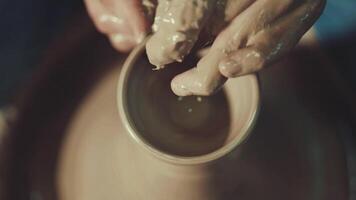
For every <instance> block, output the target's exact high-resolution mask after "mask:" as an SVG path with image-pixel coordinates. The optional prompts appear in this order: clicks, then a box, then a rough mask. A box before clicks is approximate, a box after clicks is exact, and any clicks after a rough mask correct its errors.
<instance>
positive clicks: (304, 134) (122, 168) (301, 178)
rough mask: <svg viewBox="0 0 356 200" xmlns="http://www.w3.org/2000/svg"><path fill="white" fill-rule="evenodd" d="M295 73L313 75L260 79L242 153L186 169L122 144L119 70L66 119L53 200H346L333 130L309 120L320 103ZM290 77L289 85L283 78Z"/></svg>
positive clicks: (278, 73) (283, 72) (279, 71)
mask: <svg viewBox="0 0 356 200" xmlns="http://www.w3.org/2000/svg"><path fill="white" fill-rule="evenodd" d="M300 63H303V62H300ZM285 64H287V63H285ZM306 64H307V62H306ZM117 65H118V66H120V65H121V64H117ZM285 66H289V67H285ZM294 66H295V65H294ZM301 69H304V70H308V69H311V68H310V67H303V65H301V66H295V68H294V67H293V65H284V66H280V67H279V66H277V67H276V68H274V69H273V70H272V71H269V72H267V73H265V74H264V76H263V77H262V78H261V79H262V84H263V89H264V90H262V92H263V93H262V95H263V96H262V99H263V107H262V111H261V114H260V117H259V120H258V123H257V126H256V128H255V130H254V132H253V134H252V135H251V137H250V138H249V140H248V142H247V143H246V144H245V145H244V146H243V147H242V148H241V151H240V152H239V153H236V154H233V155H231V156H232V157H230V156H229V157H228V158H238V159H233V160H234V161H233V162H232V161H229V160H230V159H226V160H224V162H222V163H221V165H216V166H215V167H214V168H210V169H207V168H204V167H202V168H199V169H192V168H190V167H179V166H177V165H170V164H167V163H166V162H157V159H155V158H153V157H152V156H149V155H148V154H147V152H146V151H145V150H144V149H142V148H141V147H138V146H137V145H136V143H135V142H133V141H132V140H131V139H130V138H128V137H127V135H126V134H125V131H126V130H125V128H124V126H123V124H122V123H121V120H120V118H119V115H118V113H117V106H116V91H117V75H118V73H119V67H117V68H116V69H115V70H112V71H110V72H109V73H107V74H106V75H105V76H103V78H102V80H101V81H99V82H98V83H97V85H96V87H95V88H93V89H92V90H91V92H90V94H89V95H88V96H87V97H86V98H85V99H84V100H83V102H82V104H81V106H80V107H78V108H77V112H76V114H75V115H73V116H72V120H71V123H70V126H69V128H68V130H67V131H66V135H67V136H68V137H66V139H65V141H64V143H63V146H62V151H61V154H60V155H61V156H60V160H59V165H58V167H57V169H58V172H57V185H58V193H57V194H58V195H59V199H61V200H97V199H123V200H126V199H130V200H140V199H147V200H166V199H177V200H178V199H179V200H197V199H204V200H228V199H246V200H253V199H262V198H263V199H266V200H276V199H278V200H279V199H291V200H301V199H313V200H314V199H315V200H316V199H324V200H334V199H340V200H341V199H342V200H344V199H347V189H346V188H347V182H346V180H347V178H346V166H345V163H344V160H343V159H344V156H343V153H342V152H343V151H342V150H341V149H342V146H341V144H340V143H339V140H338V138H337V137H336V134H335V131H337V130H338V129H337V128H336V127H335V126H333V125H332V124H333V123H332V122H329V121H328V120H331V118H327V119H324V120H323V121H320V120H318V118H313V117H312V116H313V114H312V113H314V112H315V108H320V107H319V106H320V101H316V100H315V99H317V98H316V96H315V95H313V96H310V95H308V94H311V93H308V92H307V93H306V91H305V90H303V91H302V90H299V89H298V87H297V86H298V85H299V84H296V83H300V82H299V81H302V82H303V83H305V84H306V85H309V84H307V83H314V84H316V83H315V79H309V78H306V76H305V74H304V73H298V70H301ZM291 72H293V74H294V76H293V77H294V79H290V78H288V77H290V75H291V74H292V73H291ZM319 81H320V82H322V80H319ZM312 85H313V84H312ZM291 91H294V92H291ZM307 91H311V90H307ZM296 94H298V96H299V99H300V98H302V97H303V98H302V99H303V100H304V101H303V104H301V103H300V102H298V101H296V99H297V98H296V96H295V95H296ZM313 94H315V92H314V93H313ZM326 99H329V98H326ZM312 105H313V106H312ZM291 113H293V115H291ZM326 116H337V115H326ZM205 174H211V176H208V177H205V178H204V175H205ZM187 181H188V183H189V184H187ZM227 186H230V187H227Z"/></svg>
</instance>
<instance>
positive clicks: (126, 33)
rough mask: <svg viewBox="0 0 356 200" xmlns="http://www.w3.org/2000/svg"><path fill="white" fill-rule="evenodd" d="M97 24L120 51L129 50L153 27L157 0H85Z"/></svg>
mask: <svg viewBox="0 0 356 200" xmlns="http://www.w3.org/2000/svg"><path fill="white" fill-rule="evenodd" d="M84 1H85V4H86V7H87V10H88V12H89V15H90V16H91V18H92V19H93V21H94V23H95V25H96V27H97V28H98V29H99V31H101V32H102V33H104V34H106V35H107V36H108V37H109V39H110V42H111V44H112V45H113V46H114V47H115V48H116V49H117V50H119V51H129V50H131V49H132V48H133V47H134V46H135V45H136V44H138V43H140V42H141V41H142V39H143V38H144V37H145V35H146V33H147V32H148V31H149V29H150V25H151V21H152V19H153V13H154V9H155V0H152V1H151V0H84Z"/></svg>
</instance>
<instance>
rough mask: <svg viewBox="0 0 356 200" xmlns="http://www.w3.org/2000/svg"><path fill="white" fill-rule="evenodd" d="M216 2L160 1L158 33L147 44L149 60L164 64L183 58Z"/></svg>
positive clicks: (157, 17)
mask: <svg viewBox="0 0 356 200" xmlns="http://www.w3.org/2000/svg"><path fill="white" fill-rule="evenodd" d="M214 3H215V1H214V0H171V1H170V0H161V1H159V4H158V8H157V11H156V12H157V13H156V18H155V23H154V26H153V29H154V30H155V33H154V34H153V36H152V37H151V38H150V40H149V41H148V42H147V44H146V49H147V55H148V58H149V60H150V62H151V63H152V64H153V65H156V66H158V67H162V66H164V65H166V64H168V63H171V62H174V61H181V60H183V58H184V56H185V55H186V54H188V53H189V52H190V50H191V48H192V47H193V45H194V43H195V42H196V40H197V38H198V36H199V33H200V31H201V29H202V28H203V26H204V24H205V23H206V20H207V19H208V17H209V15H210V14H211V13H212V10H213V9H212V8H213V4H214Z"/></svg>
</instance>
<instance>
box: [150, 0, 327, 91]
mask: <svg viewBox="0 0 356 200" xmlns="http://www.w3.org/2000/svg"><path fill="white" fill-rule="evenodd" d="M158 2H159V5H158V8H157V11H156V17H155V22H154V25H153V29H154V31H155V33H154V35H153V37H152V38H151V39H150V40H149V41H148V43H147V45H146V47H147V54H148V57H149V59H150V62H151V63H152V64H154V65H156V66H158V67H160V66H164V65H165V64H168V63H171V62H175V61H181V60H182V59H183V58H184V56H185V55H187V54H188V53H189V51H190V50H191V48H192V47H193V45H198V46H199V43H201V42H197V41H198V40H202V43H201V44H206V42H208V41H209V39H208V38H210V40H211V39H213V40H214V42H213V44H212V47H211V49H210V50H209V52H208V53H207V55H205V56H204V57H203V58H202V59H201V60H200V61H199V62H198V64H197V67H195V68H193V69H191V70H188V71H186V72H184V73H182V74H180V75H177V76H176V77H175V78H174V79H173V81H172V83H171V86H172V90H173V91H174V93H176V94H177V95H180V96H186V95H193V94H194V95H210V94H212V93H213V92H214V91H216V90H217V89H218V88H219V87H220V86H221V85H222V84H223V83H224V82H225V81H226V80H227V78H232V77H237V76H241V75H244V74H248V73H252V72H256V71H258V70H260V69H262V68H264V67H266V66H268V65H270V64H271V63H272V62H273V61H275V60H277V59H279V58H280V57H281V56H283V55H284V54H285V53H286V52H287V51H289V50H290V49H291V48H293V47H294V46H295V45H296V44H297V42H298V41H299V39H300V38H301V37H302V36H303V34H304V33H305V32H306V31H307V30H308V29H309V28H310V27H311V26H312V24H313V23H314V21H315V20H316V19H317V17H318V16H319V15H320V13H321V11H322V9H323V7H324V4H325V0H159V1H158ZM215 36H217V37H215ZM202 38H205V39H202ZM204 40H205V41H204Z"/></svg>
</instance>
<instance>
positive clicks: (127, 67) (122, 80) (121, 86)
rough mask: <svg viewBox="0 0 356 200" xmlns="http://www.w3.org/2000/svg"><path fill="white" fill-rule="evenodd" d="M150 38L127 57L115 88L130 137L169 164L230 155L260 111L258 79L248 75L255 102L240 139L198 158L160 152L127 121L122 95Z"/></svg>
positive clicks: (242, 139) (192, 162)
mask: <svg viewBox="0 0 356 200" xmlns="http://www.w3.org/2000/svg"><path fill="white" fill-rule="evenodd" d="M149 37H150V36H148V37H146V38H145V39H144V40H143V42H142V43H141V44H139V45H138V46H137V47H135V48H134V50H133V51H132V52H131V53H130V54H129V56H128V57H127V58H126V60H125V62H124V64H123V67H122V70H121V72H120V75H119V80H118V86H117V108H118V112H119V115H120V117H121V120H123V125H124V127H125V128H126V130H127V131H128V133H129V135H130V137H131V138H132V139H133V140H134V141H135V142H136V143H137V144H139V146H141V147H143V148H144V149H145V150H147V151H149V152H150V153H152V154H153V155H154V156H155V157H157V158H159V159H162V160H164V161H167V162H169V163H173V164H180V165H195V164H204V163H208V162H211V161H214V160H217V159H219V158H221V157H223V156H224V155H226V154H228V153H230V152H231V151H232V150H234V149H235V148H236V147H237V146H239V145H241V144H242V143H244V142H245V141H246V140H247V138H248V137H249V135H250V133H251V131H252V129H253V128H254V126H255V124H256V121H257V116H258V114H259V111H260V104H261V103H260V102H261V100H260V82H259V79H258V76H257V75H256V74H253V75H249V76H250V77H251V79H252V83H253V88H254V90H253V91H252V92H253V93H254V94H253V95H255V96H256V99H257V101H256V102H255V103H256V106H255V108H254V109H253V112H252V113H251V117H250V119H249V121H248V122H247V123H246V124H245V125H244V126H243V128H242V129H241V133H242V137H236V138H234V139H233V140H232V141H230V142H229V143H227V144H226V145H224V146H222V147H220V148H218V149H216V150H214V151H212V152H210V153H207V154H203V155H199V156H189V157H188V156H179V155H174V154H169V153H166V152H164V151H161V150H159V149H157V148H155V147H154V146H152V145H151V144H150V143H149V142H148V141H146V140H145V139H144V138H143V137H141V136H140V135H139V134H137V133H138V131H137V130H136V128H135V126H134V125H133V124H134V122H132V120H131V119H129V114H128V110H127V106H126V105H127V101H126V100H127V99H126V98H125V97H124V95H123V94H124V93H125V91H126V89H127V82H128V76H127V75H128V74H130V71H131V70H132V68H133V66H134V64H135V62H136V61H137V59H139V58H140V56H141V55H142V53H143V52H144V51H145V50H146V48H145V46H146V42H147V40H148V39H149Z"/></svg>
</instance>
